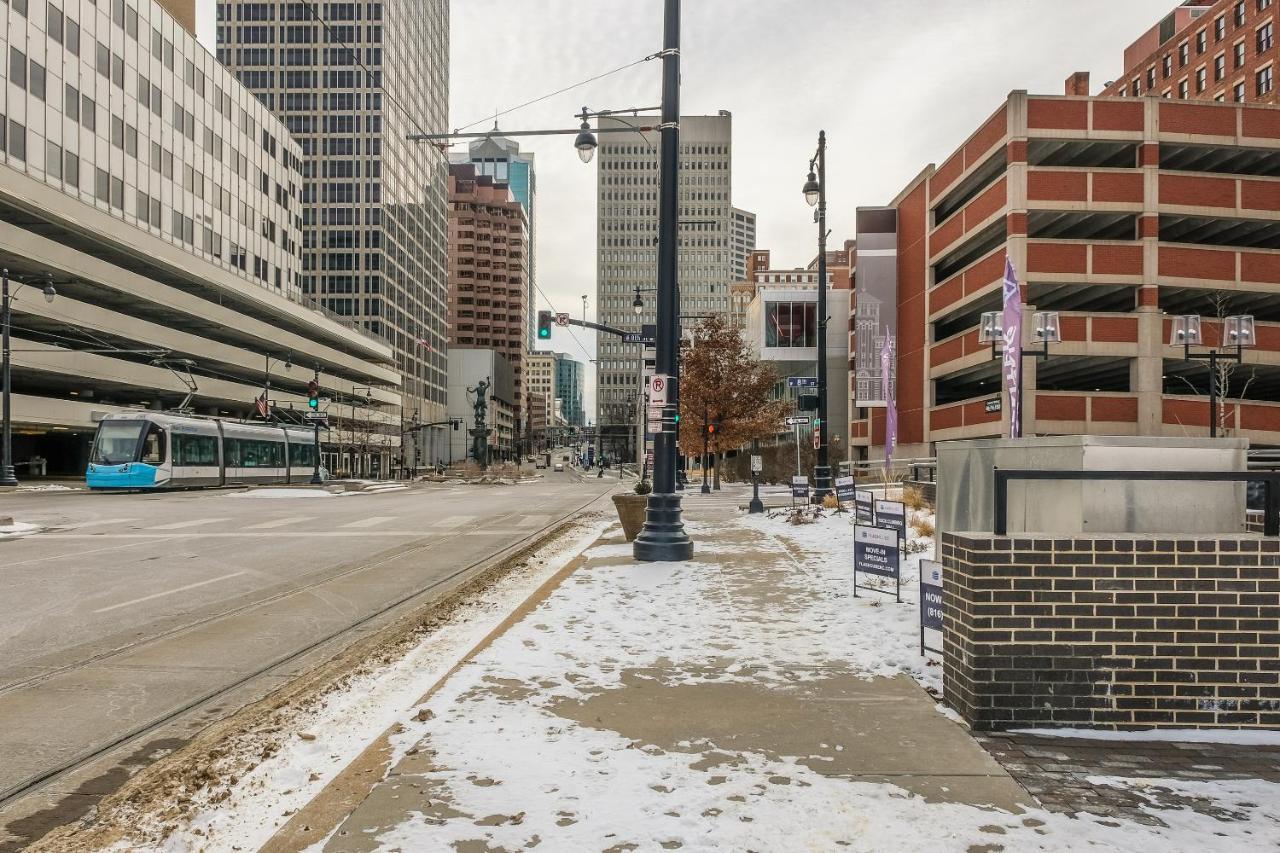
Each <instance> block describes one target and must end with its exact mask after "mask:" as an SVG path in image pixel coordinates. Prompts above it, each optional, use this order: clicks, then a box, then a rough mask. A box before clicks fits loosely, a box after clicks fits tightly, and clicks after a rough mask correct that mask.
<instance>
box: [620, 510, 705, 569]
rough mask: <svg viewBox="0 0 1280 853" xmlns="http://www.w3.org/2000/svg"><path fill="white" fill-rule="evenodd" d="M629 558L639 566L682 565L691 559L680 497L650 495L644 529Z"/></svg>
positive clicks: (691, 551)
mask: <svg viewBox="0 0 1280 853" xmlns="http://www.w3.org/2000/svg"><path fill="white" fill-rule="evenodd" d="M631 547H632V555H633V556H634V557H635V558H636V559H637V560H639V561H640V562H642V563H665V562H683V561H684V560H689V559H692V558H693V540H692V539H690V538H689V534H687V533H685V532H684V522H682V521H681V520H680V496H679V495H676V494H670V495H659V494H651V495H649V507H648V510H647V511H646V513H645V522H644V529H643V530H641V531H640V535H639V536H637V537H636V538H635V541H634V542H632V543H631Z"/></svg>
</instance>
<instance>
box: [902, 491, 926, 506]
mask: <svg viewBox="0 0 1280 853" xmlns="http://www.w3.org/2000/svg"><path fill="white" fill-rule="evenodd" d="M902 502H903V503H904V504H906V505H907V508H908V509H928V508H929V502H928V501H926V500H925V499H924V492H922V491H920V490H919V489H917V488H914V487H911V486H908V487H907V488H905V489H903V490H902Z"/></svg>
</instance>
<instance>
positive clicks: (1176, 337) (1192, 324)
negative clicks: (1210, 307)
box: [1169, 314, 1200, 347]
mask: <svg viewBox="0 0 1280 853" xmlns="http://www.w3.org/2000/svg"><path fill="white" fill-rule="evenodd" d="M1169 343H1170V344H1172V345H1173V346H1175V347H1192V346H1198V345H1199V344H1200V316H1199V315H1198V314H1184V315H1182V316H1180V317H1174V318H1173V334H1172V335H1171V336H1170V340H1169Z"/></svg>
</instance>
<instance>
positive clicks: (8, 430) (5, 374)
mask: <svg viewBox="0 0 1280 853" xmlns="http://www.w3.org/2000/svg"><path fill="white" fill-rule="evenodd" d="M0 288H2V291H0V309H2V312H0V313H2V314H3V316H2V317H0V322H2V323H3V324H4V331H3V336H4V361H3V363H2V364H0V382H3V384H4V425H3V428H2V430H3V435H2V436H0V486H9V487H13V486H17V485H18V478H17V477H15V476H14V473H13V425H12V424H11V423H10V421H9V418H10V414H9V389H10V384H9V383H10V376H9V325H10V323H11V322H12V318H11V315H10V313H9V271H8V270H4V271H3V272H2V273H0Z"/></svg>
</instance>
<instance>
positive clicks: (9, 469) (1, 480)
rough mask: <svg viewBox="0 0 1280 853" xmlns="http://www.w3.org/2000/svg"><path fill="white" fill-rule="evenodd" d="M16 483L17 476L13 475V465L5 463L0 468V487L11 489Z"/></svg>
mask: <svg viewBox="0 0 1280 853" xmlns="http://www.w3.org/2000/svg"><path fill="white" fill-rule="evenodd" d="M17 485H18V478H17V477H16V476H14V473H13V466H12V465H5V466H4V467H3V468H0V489H12V488H16V487H17Z"/></svg>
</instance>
